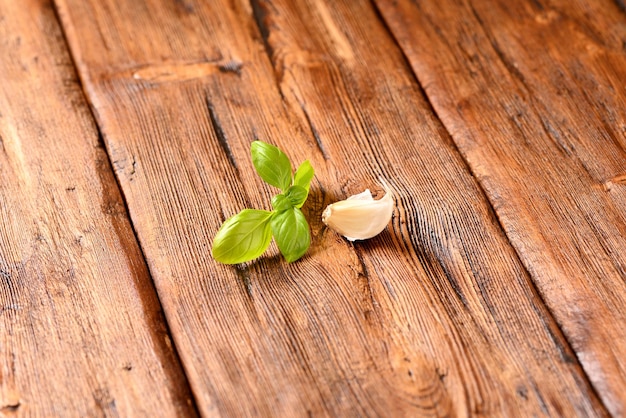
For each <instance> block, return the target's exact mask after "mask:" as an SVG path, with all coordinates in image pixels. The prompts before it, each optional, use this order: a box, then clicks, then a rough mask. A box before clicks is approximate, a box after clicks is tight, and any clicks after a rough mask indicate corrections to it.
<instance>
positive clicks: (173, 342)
mask: <svg viewBox="0 0 626 418" xmlns="http://www.w3.org/2000/svg"><path fill="white" fill-rule="evenodd" d="M50 1H51V2H52V9H53V11H54V15H55V18H56V20H57V24H58V25H59V28H60V30H61V33H62V34H63V42H64V44H65V46H66V49H67V51H68V55H69V57H70V60H71V61H72V64H73V66H74V71H75V72H76V74H77V77H78V78H77V83H79V84H80V88H81V90H82V91H83V97H84V98H85V101H86V102H87V103H89V111H90V112H91V116H92V118H93V120H94V125H95V127H96V129H97V132H98V143H99V144H100V145H101V146H102V148H103V149H104V150H106V156H107V163H108V167H109V170H110V171H111V173H112V176H113V178H115V181H116V185H117V189H118V191H119V193H120V196H121V197H122V202H123V204H124V212H125V214H126V218H127V219H128V223H129V225H130V227H131V229H132V232H133V236H134V237H135V240H136V242H137V243H138V244H139V252H140V254H141V257H142V259H143V261H144V263H146V265H147V264H148V261H147V259H146V256H145V254H144V250H143V245H142V244H141V239H140V237H139V235H138V234H137V230H136V229H135V224H134V222H133V220H132V219H131V217H130V216H128V213H129V211H128V201H127V199H126V194H125V193H124V189H123V188H122V187H121V184H120V179H119V177H118V175H117V173H116V171H115V170H114V169H113V161H112V160H111V154H110V151H109V149H108V147H107V144H106V141H104V138H103V133H102V129H101V127H100V122H99V121H98V117H97V114H96V113H95V112H94V108H93V105H92V104H91V101H90V100H88V97H89V95H88V93H87V91H86V90H85V84H84V82H83V79H82V76H83V74H82V72H81V71H79V69H78V67H77V65H76V60H75V57H74V52H73V51H72V49H71V48H70V47H69V43H68V40H67V34H66V28H65V26H64V25H63V24H62V21H61V18H60V16H59V10H58V7H57V5H56V3H55V2H54V0H50ZM0 140H1V138H0ZM0 145H1V141H0ZM133 164H134V163H133ZM148 277H149V279H150V284H151V288H152V290H153V292H154V294H155V295H156V298H157V300H158V301H159V303H160V304H161V311H162V312H163V305H162V303H161V298H160V296H159V293H158V292H157V290H156V287H155V284H154V279H153V277H152V272H151V271H150V269H149V268H148ZM163 323H164V324H165V328H166V332H167V335H168V338H169V340H170V341H171V345H172V352H173V354H174V356H175V358H176V362H177V367H181V368H183V371H184V364H183V362H182V361H181V359H180V354H179V352H178V347H177V346H176V340H175V339H174V338H173V337H172V332H171V329H170V326H169V323H168V321H167V316H166V315H163ZM183 390H185V391H187V392H188V393H190V394H192V397H191V400H192V405H191V407H192V408H193V410H194V414H195V415H198V416H199V415H200V411H199V410H198V405H197V402H196V399H195V395H194V393H193V391H192V390H191V385H190V383H189V378H188V377H187V375H186V374H185V387H184V389H183Z"/></svg>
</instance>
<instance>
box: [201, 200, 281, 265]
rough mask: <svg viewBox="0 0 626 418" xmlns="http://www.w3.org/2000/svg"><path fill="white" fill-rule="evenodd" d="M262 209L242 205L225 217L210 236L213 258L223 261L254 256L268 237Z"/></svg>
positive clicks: (269, 232)
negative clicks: (230, 215)
mask: <svg viewBox="0 0 626 418" xmlns="http://www.w3.org/2000/svg"><path fill="white" fill-rule="evenodd" d="M272 215H273V213H272V212H269V211H266V210H256V209H244V210H242V211H241V212H239V213H238V214H237V215H235V216H232V217H230V218H228V219H227V220H226V221H225V222H224V223H223V224H222V226H221V227H220V229H219V231H217V234H216V235H215V238H214V239H213V249H212V250H211V254H212V255H213V258H214V259H215V260H217V261H219V262H220V263H224V264H238V263H244V262H246V261H250V260H254V259H255V258H257V257H259V256H260V255H261V254H263V253H264V252H265V250H266V249H267V247H268V246H269V245H270V242H271V241H272V230H271V226H270V219H271V218H272Z"/></svg>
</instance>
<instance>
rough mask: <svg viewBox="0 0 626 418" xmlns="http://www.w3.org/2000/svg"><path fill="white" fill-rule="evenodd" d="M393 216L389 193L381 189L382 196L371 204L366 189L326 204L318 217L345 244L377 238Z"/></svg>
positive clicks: (370, 194)
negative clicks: (344, 240) (320, 217)
mask: <svg viewBox="0 0 626 418" xmlns="http://www.w3.org/2000/svg"><path fill="white" fill-rule="evenodd" d="M392 215H393V193H392V192H391V190H390V189H389V188H388V187H386V186H385V195H384V196H383V197H382V198H380V199H379V200H374V198H373V197H372V193H371V192H370V191H369V189H366V190H365V191H364V192H362V193H359V194H356V195H353V196H350V197H348V198H347V199H346V200H342V201H339V202H336V203H333V204H330V205H328V206H327V207H326V209H324V212H323V213H322V222H324V223H325V224H326V225H328V226H329V227H330V228H332V229H334V230H335V231H337V232H338V233H340V234H341V235H343V236H344V237H346V239H348V240H349V241H355V240H362V239H368V238H372V237H374V236H376V235H378V234H380V233H381V232H382V231H383V230H384V229H385V227H386V226H387V224H389V221H390V220H391V216H392Z"/></svg>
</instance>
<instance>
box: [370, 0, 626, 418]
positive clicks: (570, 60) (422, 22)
mask: <svg viewBox="0 0 626 418" xmlns="http://www.w3.org/2000/svg"><path fill="white" fill-rule="evenodd" d="M377 3H378V6H379V7H380V10H381V12H382V14H383V16H384V17H385V19H386V21H387V23H388V24H389V26H390V28H391V30H392V32H393V33H394V34H395V36H396V38H397V39H398V42H399V43H400V45H401V46H402V48H403V50H404V52H405V53H406V55H407V57H408V59H409V61H410V64H411V66H412V68H413V69H414V71H415V74H416V76H417V78H418V79H419V81H420V83H421V84H422V85H423V86H424V89H425V91H426V94H427V95H428V98H429V100H430V101H431V102H432V104H433V107H434V109H435V111H436V112H437V114H438V115H439V116H440V117H441V119H442V121H443V122H444V125H445V126H446V128H447V129H448V131H450V132H451V133H452V138H453V140H454V141H455V143H456V145H457V146H458V148H459V150H460V151H461V153H462V154H463V156H464V157H465V159H466V160H467V161H468V163H469V165H470V167H471V169H472V171H473V172H474V174H475V175H476V176H477V178H478V179H479V181H480V183H481V185H482V186H483V188H484V189H485V190H486V192H487V195H488V197H489V199H490V201H491V203H492V204H493V206H494V207H495V209H496V212H497V214H498V217H499V219H500V221H501V223H502V225H503V226H504V228H505V230H506V232H507V234H508V236H509V237H510V239H511V241H512V243H513V245H514V246H515V248H516V250H517V252H518V253H519V255H520V257H521V259H522V260H523V262H524V264H525V266H526V267H527V268H528V270H529V271H531V272H532V277H533V281H534V282H535V283H536V285H537V287H538V289H539V291H540V293H541V295H542V297H543V298H544V300H545V301H546V302H547V305H548V306H549V308H550V310H551V311H552V312H553V313H554V315H555V317H556V319H557V320H558V322H559V324H560V326H561V327H562V329H563V330H564V333H565V335H566V336H567V339H568V341H570V343H571V344H572V346H573V348H574V350H575V351H576V353H577V356H578V358H579V360H580V361H581V363H582V365H583V367H584V368H585V370H586V372H587V373H588V375H589V376H590V379H591V381H592V382H593V385H594V386H595V388H596V390H597V391H598V392H599V393H600V395H601V397H602V399H603V401H604V403H605V404H606V405H607V407H608V408H609V410H610V411H611V412H612V413H614V414H615V415H617V416H620V415H623V414H624V413H625V412H626V372H625V370H626V360H625V359H626V327H625V326H624V324H626V313H625V311H624V309H623V308H624V306H626V280H625V279H626V222H625V217H624V213H625V210H626V185H625V183H624V178H625V177H624V175H625V173H626V90H624V80H626V50H625V49H624V45H626V14H625V13H624V9H623V4H622V3H620V2H611V1H608V0H607V1H597V2H584V1H573V2H570V1H558V0H555V1H541V0H540V1H534V2H518V3H514V4H511V2H505V1H496V2H493V1H482V0H476V1H474V0H472V1H464V2H455V1H447V0H444V1H425V2H410V1H398V2H387V1H383V0H380V1H377ZM620 5H621V6H620ZM620 7H621V10H620ZM443 22H445V24H443Z"/></svg>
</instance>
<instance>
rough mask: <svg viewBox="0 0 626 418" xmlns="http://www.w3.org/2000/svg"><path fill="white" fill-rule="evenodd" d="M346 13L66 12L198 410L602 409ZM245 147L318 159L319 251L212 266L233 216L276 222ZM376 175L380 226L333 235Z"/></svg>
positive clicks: (417, 102)
mask: <svg viewBox="0 0 626 418" xmlns="http://www.w3.org/2000/svg"><path fill="white" fill-rule="evenodd" d="M345 3H348V4H343V5H337V7H333V8H329V7H325V6H324V5H323V3H322V2H318V1H312V2H309V3H306V2H295V3H294V4H291V3H288V2H276V3H274V2H272V3H263V4H260V5H259V4H256V3H255V4H254V8H256V10H257V17H258V21H259V22H260V26H261V27H260V29H261V31H260V32H259V29H257V27H256V26H255V20H254V19H253V11H252V7H251V6H250V5H249V4H248V3H246V2H232V1H215V2H205V3H200V2H191V1H188V2H162V1H158V0H141V1H136V0H133V1H130V0H128V1H124V0H118V1H112V0H108V1H107V0H104V1H102V0H98V1H95V0H93V1H78V0H58V1H57V2H56V4H57V6H58V10H59V12H60V15H61V17H62V21H63V22H64V27H65V30H66V34H67V36H68V39H69V42H70V45H71V47H72V51H73V54H74V56H75V59H76V60H77V62H78V65H79V67H80V68H81V77H82V79H83V80H84V83H85V86H86V89H87V91H88V92H89V97H90V101H91V103H92V105H93V108H94V111H95V113H96V114H97V116H98V120H99V123H100V126H101V128H102V130H103V132H104V135H105V139H106V144H107V149H108V151H109V153H110V155H111V156H112V159H113V160H114V161H116V164H115V171H116V174H117V176H118V179H119V181H120V184H121V186H122V189H123V191H124V194H125V196H126V199H127V202H128V205H129V211H130V214H131V218H132V219H133V223H134V225H135V228H136V230H137V233H138V236H139V238H140V241H141V244H142V247H143V250H144V252H145V255H146V258H147V260H148V263H149V266H150V269H151V271H152V273H153V275H154V278H155V283H156V286H157V290H158V292H159V296H160V298H161V300H162V303H163V306H164V309H165V313H166V316H167V318H168V322H169V324H170V326H171V329H172V333H173V336H174V339H175V343H176V346H177V348H178V349H179V351H180V353H181V358H182V360H183V363H184V364H185V369H186V371H187V372H188V376H189V379H190V382H191V384H192V388H193V391H194V394H195V396H196V400H197V403H198V405H199V408H200V410H201V412H203V413H204V414H206V415H224V416H253V415H257V416H258V415H261V416H307V415H322V416H326V415H332V416H416V415H462V414H463V415H467V414H470V413H472V414H501V415H531V414H537V415H545V414H553V415H560V414H563V415H586V416H595V415H603V414H604V413H605V411H604V409H603V407H602V405H601V404H600V403H599V401H598V399H597V397H596V396H595V394H594V393H593V391H592V390H591V389H590V386H589V384H588V382H587V381H586V378H585V375H584V374H583V373H582V370H581V368H580V366H579V364H578V363H577V362H576V360H575V358H574V356H573V353H572V352H571V350H570V349H569V347H568V345H567V342H566V341H565V340H564V338H563V336H562V335H561V333H560V330H559V329H558V327H557V326H556V324H555V323H554V321H553V320H552V318H551V317H550V315H549V313H548V312H547V310H546V309H545V307H544V306H543V304H542V302H541V300H540V299H539V298H538V296H537V294H536V293H535V291H534V288H533V286H532V282H531V281H530V278H529V276H528V274H527V272H526V271H525V269H524V268H523V266H522V264H521V262H520V261H519V259H518V258H517V256H516V254H515V251H514V249H513V248H512V247H511V246H510V245H509V243H508V240H507V238H506V236H505V235H504V233H503V231H502V230H501V228H500V226H499V225H498V222H497V220H496V219H495V217H494V215H493V213H492V212H491V209H490V207H489V205H488V203H487V201H486V199H485V197H484V195H483V194H482V192H481V190H480V188H479V187H478V185H477V183H476V182H475V180H474V179H473V178H472V176H471V175H470V173H469V172H468V170H467V169H466V167H465V166H464V162H463V160H462V159H461V158H460V156H459V155H458V154H457V152H456V150H455V149H454V147H453V145H452V142H451V141H450V138H449V137H448V135H447V133H446V131H445V130H444V129H443V128H442V126H441V125H440V124H439V123H438V121H437V119H436V118H435V117H434V115H433V113H432V111H431V110H430V109H429V107H428V105H427V104H426V103H425V101H424V99H423V97H422V96H421V94H420V90H419V86H418V85H417V84H416V82H415V80H414V79H413V78H412V76H411V73H410V71H409V70H408V68H407V67H406V65H405V63H404V61H403V59H402V56H401V55H400V53H399V51H398V49H397V47H396V46H395V44H394V43H393V41H392V40H391V39H390V37H389V35H388V34H387V33H386V30H385V28H384V27H383V25H382V24H381V21H380V20H379V19H378V18H377V16H376V14H375V13H374V11H373V9H372V7H371V5H369V4H368V3H366V2H345ZM352 3H353V4H352ZM133 27H141V31H136V30H133V29H132V28H133ZM261 34H264V35H265V39H263V38H262V36H261ZM264 44H265V45H264ZM266 49H267V50H268V51H270V52H272V54H273V56H274V58H275V64H276V68H275V69H274V68H273V67H272V63H271V62H270V61H269V59H268V56H267V55H266ZM277 81H278V82H277ZM255 138H260V139H263V140H267V141H271V142H273V143H276V144H277V145H279V146H280V147H281V148H283V149H285V150H286V151H287V152H288V153H289V155H290V156H291V157H292V158H293V159H294V160H295V161H298V162H299V161H302V160H303V159H305V158H310V159H311V160H312V163H313V165H314V167H315V168H316V170H317V178H316V180H315V183H314V186H313V189H312V196H311V197H310V201H309V202H308V203H307V205H306V206H305V210H306V212H307V215H308V218H309V220H310V221H311V224H312V232H313V241H314V242H313V247H312V248H311V250H310V252H309V254H308V255H307V256H305V258H303V259H302V260H301V261H299V262H297V263H293V264H286V263H284V261H282V259H281V258H280V256H279V255H278V253H277V251H276V248H272V249H271V251H270V253H269V255H268V256H266V257H264V258H262V259H260V260H259V261H257V262H253V263H250V264H247V265H243V266H235V267H232V266H222V265H219V264H217V263H215V262H214V261H213V260H212V259H211V258H210V255H209V248H210V244H211V238H212V236H213V234H214V233H215V231H216V230H217V228H218V226H219V224H220V223H221V222H222V221H223V219H224V218H225V217H226V216H229V215H232V214H234V213H236V212H237V211H238V210H240V209H242V208H244V207H246V206H254V207H260V208H269V201H270V196H271V192H272V191H271V190H270V189H269V188H268V187H267V186H265V185H264V184H262V182H261V181H260V179H258V178H257V176H256V174H255V173H254V170H253V168H252V165H251V162H250V158H249V152H248V148H249V144H250V142H251V141H252V140H253V139H255ZM378 176H382V177H384V178H386V179H387V180H388V181H389V182H390V184H391V185H392V187H393V188H394V190H395V191H396V193H397V203H398V208H397V211H396V216H395V218H394V221H393V224H392V227H391V228H390V230H388V231H387V232H385V233H384V234H383V235H381V236H379V237H377V238H375V239H373V240H372V241H369V242H365V243H356V244H354V245H352V244H349V243H347V242H346V241H345V240H343V239H342V238H340V237H338V236H337V235H336V234H334V233H333V232H332V231H329V230H327V229H325V228H324V227H323V226H322V223H321V222H320V220H319V218H320V215H321V211H322V209H323V207H324V205H325V204H327V203H330V202H332V201H334V200H337V199H340V198H344V197H345V196H346V195H348V194H351V193H354V192H359V191H361V190H362V189H364V188H365V187H373V186H374V185H375V184H376V183H377V182H378V180H377V179H378ZM511 307H514V309H511Z"/></svg>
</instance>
